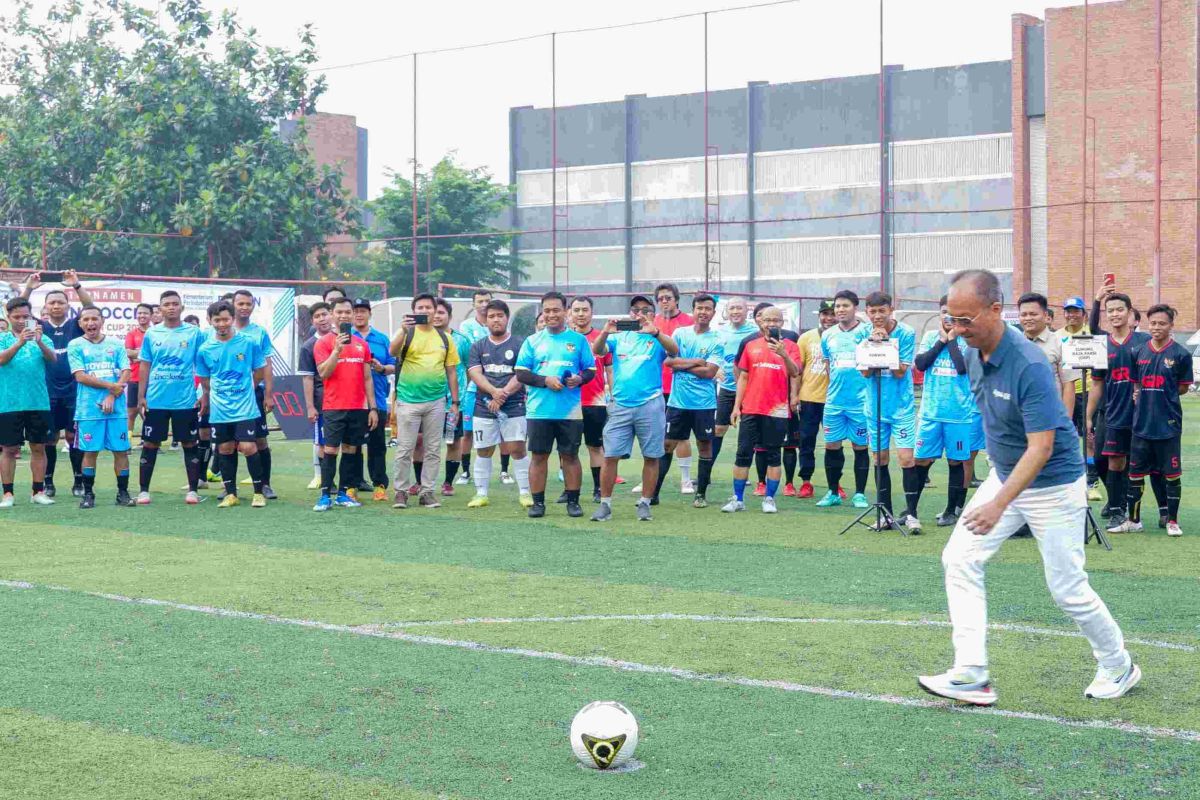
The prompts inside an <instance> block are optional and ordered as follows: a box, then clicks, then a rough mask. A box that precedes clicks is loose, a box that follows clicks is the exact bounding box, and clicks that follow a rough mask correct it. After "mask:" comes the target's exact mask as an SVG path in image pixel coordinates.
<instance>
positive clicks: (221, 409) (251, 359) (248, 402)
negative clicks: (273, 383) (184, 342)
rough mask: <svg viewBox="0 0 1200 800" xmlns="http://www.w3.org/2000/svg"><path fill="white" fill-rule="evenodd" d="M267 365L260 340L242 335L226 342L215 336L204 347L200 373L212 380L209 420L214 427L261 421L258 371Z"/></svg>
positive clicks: (199, 364) (236, 335)
mask: <svg viewBox="0 0 1200 800" xmlns="http://www.w3.org/2000/svg"><path fill="white" fill-rule="evenodd" d="M266 363H267V357H266V353H264V352H263V351H262V350H261V349H259V345H258V341H256V340H255V339H251V338H250V337H249V336H245V335H243V334H241V333H235V334H234V335H233V338H231V339H229V340H228V341H225V342H223V341H221V340H220V339H218V338H217V337H216V335H215V334H214V335H213V336H211V337H209V338H208V340H207V341H205V342H204V344H202V345H201V346H200V354H199V355H198V356H197V358H196V374H197V375H199V376H200V377H201V378H208V379H209V393H208V419H209V421H210V422H211V423H212V424H214V425H216V424H218V423H223V422H243V421H245V420H248V419H258V416H259V414H258V402H257V401H256V400H255V399H254V370H256V369H260V368H261V367H262V366H263V365H264V364H266Z"/></svg>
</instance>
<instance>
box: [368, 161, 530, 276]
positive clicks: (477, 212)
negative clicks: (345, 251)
mask: <svg viewBox="0 0 1200 800" xmlns="http://www.w3.org/2000/svg"><path fill="white" fill-rule="evenodd" d="M412 186H413V184H412V178H411V176H405V175H400V174H393V176H392V183H391V185H390V186H388V187H387V188H385V189H384V190H383V193H382V194H381V195H380V196H379V197H378V198H377V199H375V200H373V201H371V202H370V203H369V204H368V208H369V209H370V211H371V213H372V214H373V215H374V223H373V224H372V228H371V237H372V238H389V237H409V238H397V239H395V240H393V241H389V242H386V243H384V246H383V247H382V248H380V249H375V250H372V251H370V252H368V253H367V254H365V255H364V256H363V257H361V258H359V259H355V260H354V263H353V264H352V265H351V264H344V266H345V267H346V268H347V269H349V270H351V271H357V272H359V273H360V274H362V275H363V276H364V277H369V278H371V279H373V280H386V281H387V282H388V286H389V287H393V288H394V289H399V290H402V291H405V292H408V291H410V290H411V287H412V264H413V256H412V239H411V236H412V211H413V192H412ZM511 203H512V189H511V187H509V186H508V185H506V184H503V183H496V182H495V181H493V180H492V175H491V173H490V172H489V171H488V170H487V169H486V168H483V167H475V168H467V167H463V166H462V165H460V164H458V163H457V162H456V161H455V160H454V157H453V156H446V157H445V158H443V159H442V160H441V161H439V162H438V163H437V164H435V165H434V167H433V169H432V170H430V171H429V172H418V173H417V211H418V217H419V219H418V224H419V229H418V237H419V238H418V241H417V268H418V272H419V273H420V287H419V288H420V289H421V290H422V291H435V290H436V289H437V284H438V283H439V282H445V283H460V284H467V285H471V286H492V287H503V286H508V285H509V284H510V283H511V279H512V275H513V273H514V272H516V273H517V274H518V275H519V276H523V275H524V272H523V271H522V269H521V263H520V262H519V261H518V260H517V259H514V258H513V257H512V255H510V252H509V247H510V246H511V242H512V237H511V236H508V235H506V234H503V233H495V235H487V236H479V235H476V236H465V237H455V238H422V237H425V234H426V230H427V229H426V220H428V233H429V235H430V237H449V236H451V235H453V234H462V233H471V234H484V233H491V232H493V231H498V230H500V229H498V228H496V227H495V222H496V221H497V220H498V219H500V218H501V216H502V214H503V212H505V211H506V210H507V209H508V208H509V206H510V204H511Z"/></svg>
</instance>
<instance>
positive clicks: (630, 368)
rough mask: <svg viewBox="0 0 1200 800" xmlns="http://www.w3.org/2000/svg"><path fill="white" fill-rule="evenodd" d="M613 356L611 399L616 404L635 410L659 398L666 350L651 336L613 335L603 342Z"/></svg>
mask: <svg viewBox="0 0 1200 800" xmlns="http://www.w3.org/2000/svg"><path fill="white" fill-rule="evenodd" d="M605 345H606V346H607V347H608V352H609V353H611V354H612V368H613V385H612V396H613V400H614V401H616V403H617V405H619V406H625V407H626V408H636V407H638V406H641V405H645V404H646V403H649V402H650V401H651V400H653V399H654V398H656V397H661V396H662V393H663V391H662V386H663V381H662V365H663V362H664V361H666V360H667V351H666V350H664V349H663V346H662V345H661V344H660V343H659V341H658V339H657V338H656V337H654V336H649V335H647V334H644V333H637V332H635V331H623V332H621V333H614V334H612V335H610V336H609V337H608V340H607V341H606V342H605Z"/></svg>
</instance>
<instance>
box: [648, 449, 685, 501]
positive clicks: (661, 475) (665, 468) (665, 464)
mask: <svg viewBox="0 0 1200 800" xmlns="http://www.w3.org/2000/svg"><path fill="white" fill-rule="evenodd" d="M672 458H674V455H673V454H672V453H671V452H670V451H668V452H666V453H663V454H662V456H661V457H660V458H659V459H658V485H656V486H655V487H654V496H655V497H658V493H659V492H661V491H662V487H663V481H665V480H666V479H667V473H668V472H670V471H671V459H672ZM680 460H681V461H682V459H680Z"/></svg>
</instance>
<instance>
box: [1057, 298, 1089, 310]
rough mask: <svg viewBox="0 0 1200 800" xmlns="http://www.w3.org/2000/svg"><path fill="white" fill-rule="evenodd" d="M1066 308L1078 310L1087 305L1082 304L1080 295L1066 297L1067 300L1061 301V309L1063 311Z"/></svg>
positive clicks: (1085, 307) (1084, 308)
mask: <svg viewBox="0 0 1200 800" xmlns="http://www.w3.org/2000/svg"><path fill="white" fill-rule="evenodd" d="M1068 308H1078V309H1079V310H1080V311H1084V310H1086V309H1087V306H1085V305H1084V304H1083V298H1082V297H1068V298H1067V302H1065V303H1063V310H1064V311H1065V310H1066V309H1068Z"/></svg>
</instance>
